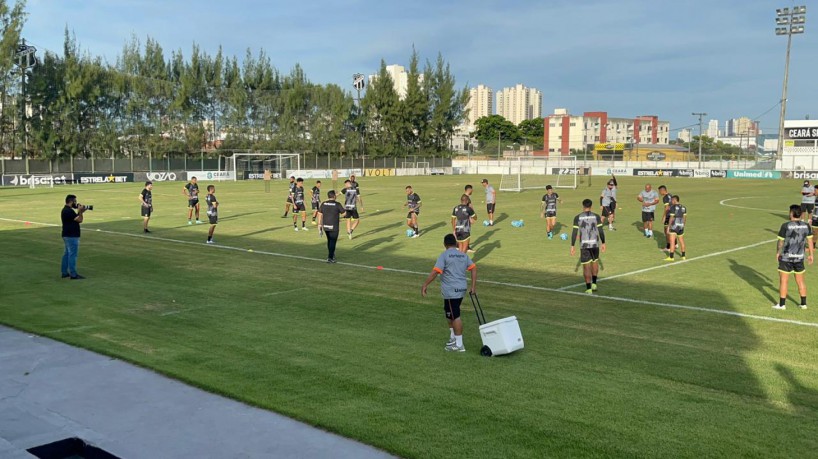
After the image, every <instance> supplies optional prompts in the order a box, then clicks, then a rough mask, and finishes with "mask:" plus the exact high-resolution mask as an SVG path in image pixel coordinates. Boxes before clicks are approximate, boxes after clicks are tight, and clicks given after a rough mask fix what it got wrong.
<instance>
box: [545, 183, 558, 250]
mask: <svg viewBox="0 0 818 459" xmlns="http://www.w3.org/2000/svg"><path fill="white" fill-rule="evenodd" d="M561 202H562V199H560V195H558V194H557V193H555V192H554V188H553V187H552V186H551V185H546V187H545V194H544V195H543V197H542V209H541V212H540V218H545V227H546V230H547V231H548V239H551V238H553V237H554V226H555V225H556V224H557V203H561Z"/></svg>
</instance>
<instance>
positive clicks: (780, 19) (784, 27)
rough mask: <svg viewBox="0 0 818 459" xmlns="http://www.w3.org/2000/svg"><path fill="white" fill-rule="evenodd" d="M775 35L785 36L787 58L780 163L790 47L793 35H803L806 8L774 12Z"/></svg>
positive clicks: (781, 149)
mask: <svg viewBox="0 0 818 459" xmlns="http://www.w3.org/2000/svg"><path fill="white" fill-rule="evenodd" d="M775 12H776V16H777V17H776V18H775V25H776V26H778V27H776V28H775V34H776V35H786V36H787V56H786V59H785V61H784V87H783V89H782V90H781V114H780V115H779V117H778V149H777V152H776V156H777V159H778V160H779V161H780V160H781V157H782V156H783V154H784V118H786V116H787V82H788V81H789V79H790V46H792V36H793V34H799V33H804V24H806V22H807V7H806V6H794V7H792V9H790V8H778V9H777V10H775Z"/></svg>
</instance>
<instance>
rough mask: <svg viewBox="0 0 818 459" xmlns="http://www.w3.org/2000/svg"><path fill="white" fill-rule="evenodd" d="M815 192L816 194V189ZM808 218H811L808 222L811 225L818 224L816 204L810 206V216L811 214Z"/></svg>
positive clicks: (817, 207) (817, 193)
mask: <svg viewBox="0 0 818 459" xmlns="http://www.w3.org/2000/svg"><path fill="white" fill-rule="evenodd" d="M815 193H816V195H818V191H816V192H815ZM810 220H811V221H810V224H811V225H812V226H813V227H816V226H818V206H815V207H813V208H812V216H811V218H810Z"/></svg>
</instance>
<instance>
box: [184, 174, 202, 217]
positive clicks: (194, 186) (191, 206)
mask: <svg viewBox="0 0 818 459" xmlns="http://www.w3.org/2000/svg"><path fill="white" fill-rule="evenodd" d="M196 182H197V180H196V177H191V178H190V182H188V183H187V185H185V186H184V188H182V194H184V195H185V197H186V198H187V224H188V225H192V224H193V222H192V221H191V219H192V218H193V211H194V210H196V224H197V225H198V224H200V223H202V221H201V220H199V184H198V183H196Z"/></svg>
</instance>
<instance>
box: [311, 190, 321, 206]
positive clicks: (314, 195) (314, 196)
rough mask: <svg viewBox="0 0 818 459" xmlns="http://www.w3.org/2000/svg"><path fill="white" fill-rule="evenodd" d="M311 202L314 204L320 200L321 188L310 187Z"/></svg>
mask: <svg viewBox="0 0 818 459" xmlns="http://www.w3.org/2000/svg"><path fill="white" fill-rule="evenodd" d="M312 202H314V203H316V204H318V203H319V202H321V188H318V187H317V186H314V187H312Z"/></svg>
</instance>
